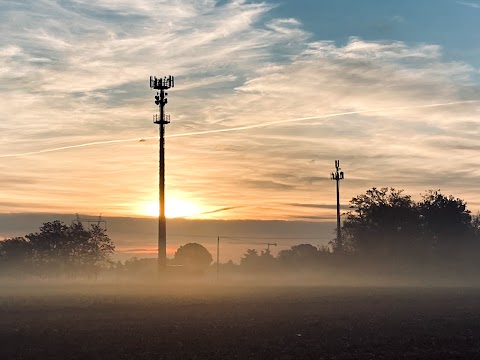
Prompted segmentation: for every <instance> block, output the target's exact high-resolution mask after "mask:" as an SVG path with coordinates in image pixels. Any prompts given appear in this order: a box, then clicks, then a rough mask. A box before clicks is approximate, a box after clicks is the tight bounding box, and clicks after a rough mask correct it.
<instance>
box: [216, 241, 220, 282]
mask: <svg viewBox="0 0 480 360" xmlns="http://www.w3.org/2000/svg"><path fill="white" fill-rule="evenodd" d="M219 274H220V236H217V282H218V278H219Z"/></svg>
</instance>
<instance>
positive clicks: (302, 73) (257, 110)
mask: <svg viewBox="0 0 480 360" xmlns="http://www.w3.org/2000/svg"><path fill="white" fill-rule="evenodd" d="M272 7H273V5H269V4H266V3H249V2H245V1H231V2H222V3H221V4H220V3H217V2H215V1H213V0H212V1H209V0H204V1H191V0H177V1H155V2H152V1H143V0H135V1H129V2H125V1H120V0H101V1H97V2H95V4H93V3H92V2H89V1H78V0H77V1H74V0H69V1H63V2H51V1H46V0H40V1H35V2H33V1H32V2H28V4H22V3H19V2H4V3H2V4H1V5H0V20H1V25H0V32H1V34H2V35H4V34H7V33H8V36H4V37H3V38H4V39H5V41H4V42H2V44H1V45H0V69H1V70H0V84H1V85H0V95H1V96H0V109H1V110H2V111H1V115H0V117H1V119H0V120H1V121H0V140H1V141H0V159H1V162H0V167H1V169H2V171H3V172H4V173H5V171H11V172H14V174H13V175H12V176H13V177H11V178H10V179H14V178H18V179H25V180H23V183H22V182H19V183H18V184H15V182H14V181H7V182H6V183H5V186H4V187H2V189H1V190H0V195H1V196H2V197H3V198H4V199H6V202H5V203H3V205H2V204H0V211H4V212H8V211H13V209H14V210H15V211H22V210H25V209H30V210H42V209H46V207H43V208H42V205H41V204H43V203H47V204H48V206H49V208H48V211H51V209H56V210H62V211H66V210H67V209H68V210H69V211H72V210H73V209H74V211H73V212H77V211H82V212H90V213H99V212H102V213H104V214H108V213H111V214H132V213H136V212H138V207H139V206H140V204H142V203H146V202H149V201H150V202H151V201H154V200H155V199H156V198H157V196H156V193H155V192H156V189H157V188H158V187H157V185H156V182H157V173H156V167H157V164H158V160H157V154H158V150H157V146H158V142H157V141H155V140H154V139H157V136H158V135H157V128H156V127H155V126H154V125H153V124H151V113H152V112H154V111H155V107H154V105H153V101H152V99H153V93H152V92H150V90H149V89H148V83H147V82H148V76H149V75H151V74H153V75H159V76H161V75H168V74H172V75H176V76H177V81H176V84H177V87H176V88H174V89H172V91H171V92H170V101H169V104H168V106H167V110H168V111H171V115H172V123H171V125H169V126H168V129H167V134H168V138H167V142H166V146H167V156H168V163H167V186H168V194H167V197H179V198H187V199H190V200H191V201H194V202H196V203H197V204H199V205H200V206H201V207H202V210H204V211H202V212H203V214H204V215H206V217H212V218H213V217H215V216H217V217H223V218H243V219H246V218H277V219H292V218H301V219H317V220H319V221H322V220H323V219H326V218H327V217H328V216H331V213H332V210H331V209H324V208H315V207H303V208H302V207H300V206H293V205H285V204H318V203H320V204H323V203H325V204H331V203H333V202H334V197H333V196H332V188H331V185H332V184H331V182H329V181H327V180H328V175H329V172H330V171H331V168H332V163H333V160H335V159H337V158H340V159H341V160H342V165H343V166H344V170H345V172H346V175H347V179H346V180H345V182H344V183H342V201H343V202H344V203H345V202H346V201H347V200H348V199H349V198H350V197H351V196H353V195H356V194H357V193H358V192H361V191H363V190H365V188H367V187H371V186H382V185H387V186H396V187H405V188H406V190H407V191H409V192H411V193H420V192H421V191H423V190H424V189H425V188H427V187H433V188H439V187H440V188H444V187H447V190H448V188H452V189H453V190H456V191H453V190H452V191H450V192H456V195H458V196H465V197H466V198H467V199H468V198H469V196H471V195H473V194H474V193H475V191H476V187H475V186H474V184H473V180H474V179H478V176H480V174H477V172H476V171H473V173H469V174H465V173H458V174H457V175H458V177H459V181H458V183H454V182H453V179H452V178H451V177H449V176H447V174H448V171H449V169H451V168H457V167H464V166H467V165H468V166H472V164H474V165H480V163H479V161H477V160H475V159H476V158H478V157H476V156H474V153H473V151H474V149H475V146H474V145H475V139H476V138H477V137H478V135H479V134H478V132H479V131H478V129H476V130H472V126H471V124H477V123H478V112H479V106H478V102H477V101H478V100H479V99H480V88H479V85H478V83H477V80H476V74H477V73H478V69H475V68H474V67H473V66H471V65H469V64H466V63H462V62H458V61H457V62H453V61H449V60H447V59H446V58H445V57H444V56H443V49H442V48H441V47H440V46H438V45H435V44H426V43H421V44H407V43H404V42H401V41H381V42H380V41H365V40H363V39H361V38H357V37H352V38H351V39H350V40H349V41H348V42H347V43H346V44H343V45H339V44H337V43H335V42H333V41H313V40H311V38H310V35H309V33H308V32H307V31H305V30H304V29H303V27H302V24H301V22H300V21H299V20H297V19H291V18H283V19H282V18H277V19H275V18H272V17H271V15H269V11H270V10H271V9H272ZM466 124H470V125H466ZM141 139H146V140H148V141H145V142H140V140H141ZM445 144H449V146H445ZM458 144H465V146H464V147H459V146H457V145H458ZM467 145H468V147H467ZM60 150H69V151H60ZM34 154H42V156H32V155H34ZM466 154H467V155H468V156H466ZM412 169H413V170H412ZM405 174H408V176H407V175H405ZM286 175H289V176H286ZM427 175H428V176H427ZM323 178H325V179H326V180H325V181H320V180H319V179H323ZM461 179H467V180H468V181H465V183H463V184H462V182H461ZM29 181H31V182H32V184H34V185H29V184H28V182H29ZM20 183H21V184H20ZM30 187H34V188H35V191H32V190H31V189H30ZM247 187H248V189H249V191H248V192H247V191H246V188H247ZM12 201H15V202H16V204H17V206H15V207H12V206H10V205H8V203H7V202H9V203H11V202H12ZM229 203H230V204H231V203H234V204H236V206H235V208H232V209H229V210H228V211H226V210H225V211H218V209H225V208H224V204H229Z"/></svg>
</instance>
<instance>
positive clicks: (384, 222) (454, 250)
mask: <svg viewBox="0 0 480 360" xmlns="http://www.w3.org/2000/svg"><path fill="white" fill-rule="evenodd" d="M341 230H342V238H341V240H340V239H337V238H334V239H333V240H332V241H331V242H330V243H329V244H328V245H319V246H316V245H312V244H299V245H295V246H292V247H291V248H290V249H286V250H282V251H280V252H279V253H278V254H277V256H273V255H272V254H271V252H270V251H269V250H268V249H267V250H261V251H260V252H258V251H257V250H256V249H247V250H246V252H245V253H244V255H243V256H242V258H241V260H240V264H238V265H237V264H234V263H233V262H232V261H229V262H228V263H226V264H219V266H220V269H221V271H222V272H250V273H251V272H253V273H255V272H266V273H268V272H279V271H282V270H286V271H298V270H315V271H321V270H324V271H326V272H329V271H330V272H335V273H338V272H339V271H364V272H368V271H382V272H385V273H412V274H416V275H419V274H421V273H422V272H421V271H425V270H426V271H427V272H428V271H430V272H431V273H432V274H441V273H445V272H452V271H453V272H456V273H459V272H463V271H466V272H470V273H472V274H473V273H476V270H479V269H480V263H479V262H478V255H477V254H479V250H480V217H479V216H472V214H471V213H470V211H469V210H468V209H467V204H466V202H465V201H464V200H462V199H459V198H455V197H453V196H446V195H444V194H442V193H441V192H440V191H439V190H437V191H433V190H430V191H427V192H425V193H424V194H423V195H422V197H421V199H420V200H419V201H414V200H413V199H412V197H411V196H410V195H407V194H405V193H404V191H403V190H396V189H394V188H380V189H377V188H372V189H369V190H367V191H366V192H365V193H364V194H361V195H358V196H356V197H354V198H352V200H351V201H350V211H348V212H347V213H346V214H344V215H343V223H342V228H341ZM114 249H115V247H114V245H113V242H112V240H111V239H110V238H109V237H108V236H107V235H106V232H105V230H104V229H102V228H100V227H99V226H98V225H92V226H91V227H89V228H85V227H84V226H83V225H82V224H81V223H78V222H75V223H72V224H71V225H70V226H68V225H65V224H64V223H62V222H60V221H53V222H47V223H45V224H43V226H42V227H40V229H39V231H38V232H36V233H32V234H29V235H26V236H25V237H16V238H9V239H5V240H3V241H0V274H13V273H15V274H33V275H39V276H59V275H67V276H68V275H70V276H97V274H98V273H99V271H101V270H108V271H110V272H115V273H116V274H119V273H120V274H132V275H135V274H141V273H151V272H155V271H156V259H137V258H132V259H130V260H127V261H125V262H124V263H122V262H118V261H117V262H113V261H111V255H112V254H113V252H114ZM212 261H213V259H212V256H211V254H210V253H209V252H208V250H207V249H206V248H205V247H203V246H202V245H200V244H196V243H190V244H186V245H184V246H182V247H180V248H179V249H178V250H177V252H176V254H175V257H174V259H171V260H169V265H175V266H178V267H182V268H183V269H184V270H186V271H187V272H190V273H195V274H201V273H204V272H206V271H209V267H210V268H212V266H213V267H216V264H212Z"/></svg>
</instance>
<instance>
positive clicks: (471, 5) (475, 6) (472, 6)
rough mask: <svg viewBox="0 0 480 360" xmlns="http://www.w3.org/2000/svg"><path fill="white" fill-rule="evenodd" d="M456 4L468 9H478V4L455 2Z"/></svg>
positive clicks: (479, 6)
mask: <svg viewBox="0 0 480 360" xmlns="http://www.w3.org/2000/svg"><path fill="white" fill-rule="evenodd" d="M457 4H460V5H463V6H468V7H471V8H475V9H480V4H477V3H472V2H466V1H457Z"/></svg>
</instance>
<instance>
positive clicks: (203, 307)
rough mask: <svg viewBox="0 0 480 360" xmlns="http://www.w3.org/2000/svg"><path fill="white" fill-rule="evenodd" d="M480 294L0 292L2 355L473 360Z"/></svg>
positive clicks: (479, 343) (128, 289) (97, 288)
mask: <svg viewBox="0 0 480 360" xmlns="http://www.w3.org/2000/svg"><path fill="white" fill-rule="evenodd" d="M475 358H480V290H476V289H465V288H462V289H458V288H457V289H453V288H450V289H445V288H443V289H438V288H436V289H433V288H431V289H425V288H333V287H314V288H313V287H310V288H308V287H289V288H286V287H285V288H282V287H270V288H267V287H241V288H238V287H235V288H234V287H232V286H222V287H219V286H217V287H216V286H213V285H210V286H206V287H203V288H196V287H192V286H183V287H182V289H180V288H175V287H169V288H166V287H163V288H156V287H155V286H152V285H150V286H147V285H141V286H140V285H123V286H119V287H115V288H113V287H111V286H109V285H101V284H96V285H90V286H89V285H85V284H84V285H78V286H74V287H72V288H71V289H64V288H61V287H59V286H48V285H42V286H34V287H30V288H27V289H25V288H22V289H21V290H18V289H16V288H15V287H13V286H3V288H2V289H0V359H2V360H3V359H475Z"/></svg>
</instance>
